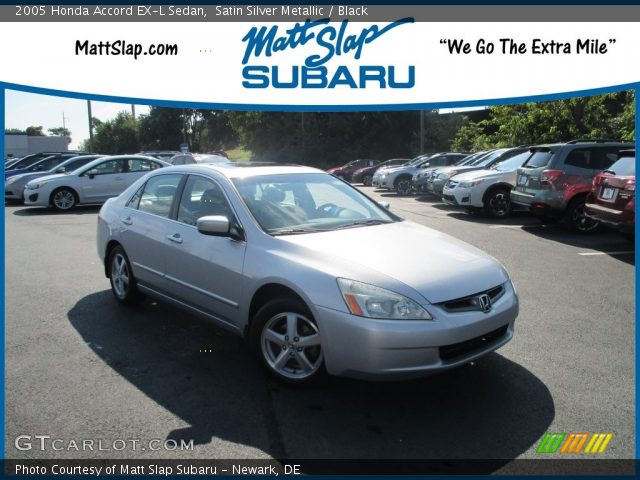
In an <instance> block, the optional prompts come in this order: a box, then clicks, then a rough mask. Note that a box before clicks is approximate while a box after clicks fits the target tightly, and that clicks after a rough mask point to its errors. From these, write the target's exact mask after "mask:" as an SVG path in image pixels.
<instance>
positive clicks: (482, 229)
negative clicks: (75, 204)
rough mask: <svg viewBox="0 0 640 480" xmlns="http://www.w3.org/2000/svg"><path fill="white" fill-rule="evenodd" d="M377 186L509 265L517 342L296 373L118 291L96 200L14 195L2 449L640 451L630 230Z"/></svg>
mask: <svg viewBox="0 0 640 480" xmlns="http://www.w3.org/2000/svg"><path fill="white" fill-rule="evenodd" d="M363 190H364V191H365V192H366V193H367V194H370V195H372V196H373V197H374V198H376V199H383V200H385V201H388V202H390V204H391V209H392V211H394V212H395V213H397V214H398V215H400V216H402V217H404V218H406V219H408V220H412V221H416V222H418V223H421V224H424V225H427V226H429V227H432V228H435V229H437V230H440V231H442V232H445V233H448V234H451V235H453V236H455V237H458V238H460V239H462V240H465V241H467V242H469V243H471V244H473V245H475V246H477V247H479V248H481V249H483V250H485V251H486V252H488V253H490V254H491V255H493V256H494V257H496V258H497V259H498V260H500V261H501V262H502V263H503V264H504V265H505V266H506V268H507V270H508V271H509V273H510V275H511V277H512V279H513V281H514V283H515V285H516V287H517V289H518V293H519V296H520V302H521V303H520V315H519V317H518V320H517V323H516V335H515V338H514V340H513V341H512V342H511V343H509V344H508V345H507V346H505V347H503V348H502V349H500V350H499V351H498V352H496V353H493V354H491V355H489V356H487V357H485V358H484V359H482V360H481V361H479V362H476V363H474V364H472V365H468V366H466V367H463V368H460V369H457V370H455V371H451V372H448V373H445V374H440V375H436V376H433V377H429V378H426V379H422V380H418V381H411V382H400V383H366V382H360V381H355V380H348V379H329V380H327V381H326V382H324V383H322V384H320V385H317V386H313V387H310V388H307V389H292V388H288V387H284V386H281V385H279V384H277V383H275V382H273V381H272V380H270V379H268V378H267V377H266V376H265V375H264V374H263V372H262V371H261V370H260V368H259V367H258V365H257V362H254V361H253V359H252V358H251V357H250V356H249V355H248V354H247V352H246V351H245V348H244V347H243V345H242V343H241V342H240V341H239V340H238V339H236V338H235V337H233V336H231V335H229V334H227V333H225V332H223V331H221V330H218V329H216V328H214V327H211V326H210V325H208V324H207V323H205V322H203V321H201V320H199V319H198V318H195V317H193V316H191V315H188V314H185V313H183V312H181V311H178V310H176V309H174V308H172V307H169V306H167V305H164V304H162V303H159V302H157V303H156V302H153V301H150V300H147V301H145V302H144V303H143V305H142V306H141V307H139V308H137V309H134V310H130V309H127V308H125V307H121V306H119V305H118V304H116V302H115V301H114V300H113V298H112V296H111V292H110V290H109V283H108V280H107V279H106V278H105V277H104V274H103V268H102V266H101V265H100V263H99V259H98V256H97V254H96V247H95V229H96V214H97V212H98V210H99V208H98V207H93V206H86V207H81V208H78V209H76V210H75V211H73V212H71V213H66V214H58V213H54V212H52V211H50V210H47V209H42V208H28V207H25V206H22V205H7V206H5V262H6V266H5V315H6V319H5V335H6V426H5V457H6V458H34V459H37V458H51V457H57V458H80V457H87V458H185V459H187V458H270V457H273V458H346V459H353V458H356V459H360V458H362V459H423V458H435V459H443V458H444V459H452V458H494V459H504V460H505V465H506V461H507V460H510V459H515V458H525V459H534V458H540V455H539V454H537V453H536V448H537V446H538V443H539V440H540V438H541V437H542V436H543V435H544V434H545V433H546V432H612V433H613V439H612V440H611V442H610V444H609V446H608V448H607V450H606V451H605V452H604V453H603V454H601V455H600V457H599V458H633V457H634V456H635V427H634V425H635V393H634V392H635V381H634V364H635V254H634V246H633V244H631V243H630V242H629V241H627V240H626V239H625V238H624V237H622V236H620V235H618V234H616V233H615V232H612V231H603V232H599V233H596V234H593V235H589V236H580V235H577V234H573V233H570V232H569V231H568V230H567V229H565V228H564V227H563V226H561V225H553V226H541V225H539V224H538V223H537V222H536V220H535V219H533V218H530V217H528V216H527V215H524V214H516V215H514V216H513V217H511V218H510V219H507V220H505V221H502V222H499V221H493V220H489V219H488V218H485V217H482V216H475V215H473V216H472V215H468V214H466V213H462V212H459V211H456V210H455V209H453V208H451V207H447V206H445V205H443V204H441V203H440V202H437V201H435V200H434V199H432V198H430V197H419V196H417V197H397V196H396V195H395V194H388V193H384V192H375V191H374V190H373V189H372V188H366V187H363ZM389 248H402V239H398V244H397V245H389ZM428 248H429V245H424V249H425V250H427V249H428ZM380 254H381V255H384V252H380ZM420 254H421V252H420V251H416V252H415V256H416V259H419V258H420ZM372 262H375V259H372ZM19 435H32V436H33V435H50V436H51V437H52V438H60V439H63V441H64V442H65V443H63V445H68V442H69V441H71V440H74V441H76V442H80V441H82V440H84V439H96V440H97V439H103V440H105V443H106V444H111V443H112V442H113V441H114V440H116V439H140V441H141V443H140V444H139V445H138V447H139V448H138V449H136V450H135V451H134V450H133V449H132V448H126V449H124V450H119V451H116V450H113V449H109V450H106V451H98V452H97V451H95V450H94V451H84V452H82V451H80V452H75V451H68V450H66V449H64V450H62V451H54V450H51V449H47V450H45V451H41V450H39V449H35V448H32V449H29V450H19V449H17V448H16V447H15V439H16V437H18V436H19ZM151 439H160V440H162V441H165V440H166V439H173V440H176V442H180V440H185V441H186V442H188V441H190V440H193V443H194V448H193V449H192V450H187V451H179V450H173V451H169V450H151V449H149V448H146V449H145V447H144V445H145V444H146V443H145V442H148V441H149V440H151ZM578 457H583V455H578ZM547 458H548V457H547Z"/></svg>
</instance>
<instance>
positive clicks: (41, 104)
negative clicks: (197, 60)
mask: <svg viewBox="0 0 640 480" xmlns="http://www.w3.org/2000/svg"><path fill="white" fill-rule="evenodd" d="M481 108H484V107H471V108H443V109H440V112H441V113H449V112H452V111H456V112H464V111H468V110H478V109H481ZM123 110H125V111H128V112H130V111H131V104H126V103H109V102H96V101H92V102H91V115H92V116H93V117H94V118H98V119H100V120H102V121H106V120H110V119H112V118H114V117H115V116H116V115H117V114H118V112H121V111H123ZM135 110H136V115H140V114H145V113H148V112H149V107H148V106H147V105H136V106H135ZM63 116H64V126H66V127H67V128H68V129H69V130H70V131H71V143H70V144H69V149H70V150H74V149H77V148H78V146H79V145H80V143H82V141H83V140H85V139H86V138H88V137H89V116H88V114H87V101H86V100H78V99H75V98H66V97H54V96H49V95H40V94H36V93H28V92H19V91H15V90H5V114H4V124H5V128H19V129H21V130H24V129H26V128H27V127H31V126H36V127H37V126H42V127H43V128H42V131H43V132H44V133H45V134H46V133H47V129H49V128H56V127H62V126H63V120H62V118H63Z"/></svg>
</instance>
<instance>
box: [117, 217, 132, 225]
mask: <svg viewBox="0 0 640 480" xmlns="http://www.w3.org/2000/svg"><path fill="white" fill-rule="evenodd" d="M120 221H121V222H122V223H124V224H125V225H133V220H131V217H126V218H121V219H120Z"/></svg>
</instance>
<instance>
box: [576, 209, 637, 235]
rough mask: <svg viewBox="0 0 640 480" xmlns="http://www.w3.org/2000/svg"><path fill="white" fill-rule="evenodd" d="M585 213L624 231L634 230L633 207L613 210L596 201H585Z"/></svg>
mask: <svg viewBox="0 0 640 480" xmlns="http://www.w3.org/2000/svg"><path fill="white" fill-rule="evenodd" d="M585 210H586V211H585V213H586V215H587V216H588V217H591V218H593V219H594V220H597V221H599V222H601V223H604V224H605V225H609V226H610V227H613V228H617V229H618V230H622V231H624V232H633V231H635V227H636V221H635V209H633V210H632V209H625V210H615V209H613V208H608V207H605V206H603V205H599V204H597V203H586V204H585Z"/></svg>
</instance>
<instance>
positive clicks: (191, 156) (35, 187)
mask: <svg viewBox="0 0 640 480" xmlns="http://www.w3.org/2000/svg"><path fill="white" fill-rule="evenodd" d="M81 153H82V152H44V153H40V154H35V155H29V156H28V157H24V158H22V159H18V160H17V161H16V162H14V163H13V164H12V165H11V166H10V167H7V169H6V170H5V185H4V193H5V200H13V201H21V202H24V203H25V205H30V206H47V207H49V206H50V207H53V208H55V209H56V210H69V209H71V208H73V207H75V206H76V205H78V204H86V203H103V202H105V201H106V200H107V199H108V198H111V197H115V196H118V195H119V194H120V193H122V192H123V191H124V190H125V189H127V188H128V187H129V185H131V184H132V183H133V182H135V181H136V180H137V179H138V178H140V177H141V176H143V175H144V174H145V173H146V172H149V171H152V170H155V169H158V168H163V167H167V166H170V165H172V164H176V165H184V164H188V163H227V162H229V160H228V159H227V158H226V157H225V156H222V155H213V154H197V153H186V154H183V153H180V152H170V153H172V156H171V157H170V158H169V161H164V160H161V159H160V158H159V157H160V156H162V155H160V153H169V152H150V153H155V155H141V154H134V155H115V156H107V155H100V154H91V155H86V154H81Z"/></svg>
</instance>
